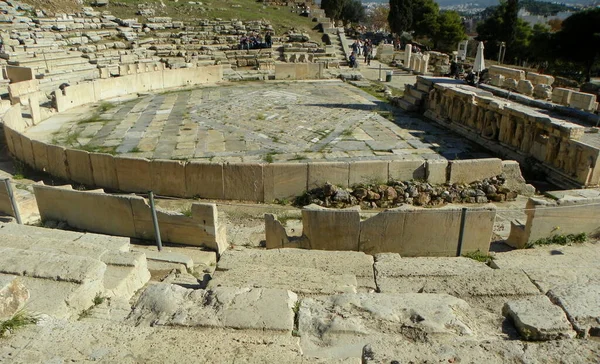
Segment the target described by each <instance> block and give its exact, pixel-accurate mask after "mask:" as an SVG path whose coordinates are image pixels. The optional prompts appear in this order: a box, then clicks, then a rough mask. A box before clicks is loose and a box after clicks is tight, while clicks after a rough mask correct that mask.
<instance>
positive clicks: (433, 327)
mask: <svg viewBox="0 0 600 364" xmlns="http://www.w3.org/2000/svg"><path fill="white" fill-rule="evenodd" d="M469 312H470V306H469V304H467V303H466V302H465V301H463V300H461V299H459V298H456V297H452V296H449V295H445V294H419V293H414V294H413V293H408V294H399V295H394V294H381V293H359V294H341V295H333V296H326V297H316V298H305V299H303V300H302V301H301V304H300V310H299V314H298V315H299V316H298V329H299V334H300V337H301V346H302V348H303V350H304V352H305V353H306V354H307V355H309V356H332V357H352V356H359V357H360V355H361V352H362V348H363V347H364V346H365V345H367V344H368V343H369V342H372V341H373V340H376V339H377V338H380V337H382V336H387V335H389V336H401V337H404V338H405V339H406V340H414V341H417V342H423V341H426V340H428V339H429V338H430V337H435V336H449V337H462V336H472V335H474V334H475V333H474V325H473V323H472V322H471V320H470V319H469ZM426 338H427V339H426Z"/></svg>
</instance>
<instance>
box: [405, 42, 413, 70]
mask: <svg viewBox="0 0 600 364" xmlns="http://www.w3.org/2000/svg"><path fill="white" fill-rule="evenodd" d="M411 56H412V45H410V44H407V45H406V47H404V67H405V68H410V58H411Z"/></svg>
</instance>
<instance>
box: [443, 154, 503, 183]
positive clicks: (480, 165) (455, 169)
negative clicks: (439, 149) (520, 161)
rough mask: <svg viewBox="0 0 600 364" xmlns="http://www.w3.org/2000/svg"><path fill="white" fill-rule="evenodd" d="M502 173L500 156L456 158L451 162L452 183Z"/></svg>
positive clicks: (478, 179)
mask: <svg viewBox="0 0 600 364" xmlns="http://www.w3.org/2000/svg"><path fill="white" fill-rule="evenodd" d="M500 174H502V160H501V159H498V158H486V159H467V160H455V161H452V162H451V163H450V179H449V182H450V183H471V182H475V181H481V180H483V179H484V178H490V177H494V176H497V175H500Z"/></svg>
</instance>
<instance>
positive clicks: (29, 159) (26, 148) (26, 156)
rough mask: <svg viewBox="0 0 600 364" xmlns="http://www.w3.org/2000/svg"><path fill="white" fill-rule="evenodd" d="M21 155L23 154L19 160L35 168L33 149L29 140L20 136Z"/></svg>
mask: <svg viewBox="0 0 600 364" xmlns="http://www.w3.org/2000/svg"><path fill="white" fill-rule="evenodd" d="M19 138H20V139H21V153H23V155H22V158H21V160H22V161H23V162H25V164H27V165H28V166H30V167H32V168H35V158H34V155H33V147H32V145H31V139H29V138H27V137H26V136H25V135H23V134H21V135H20V137H19Z"/></svg>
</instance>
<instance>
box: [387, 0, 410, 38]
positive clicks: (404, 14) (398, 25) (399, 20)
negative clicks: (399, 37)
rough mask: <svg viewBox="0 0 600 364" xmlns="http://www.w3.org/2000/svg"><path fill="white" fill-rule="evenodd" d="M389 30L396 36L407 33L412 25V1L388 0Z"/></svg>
mask: <svg viewBox="0 0 600 364" xmlns="http://www.w3.org/2000/svg"><path fill="white" fill-rule="evenodd" d="M388 22H389V23H390V29H391V30H392V32H394V33H396V34H402V32H403V31H408V30H410V29H411V27H412V23H413V0H390V13H389V15H388Z"/></svg>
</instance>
